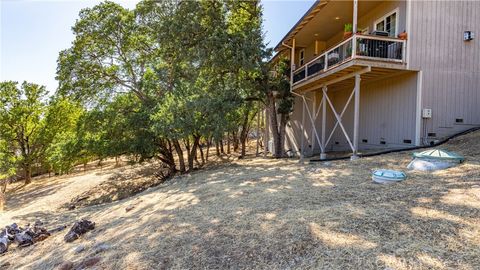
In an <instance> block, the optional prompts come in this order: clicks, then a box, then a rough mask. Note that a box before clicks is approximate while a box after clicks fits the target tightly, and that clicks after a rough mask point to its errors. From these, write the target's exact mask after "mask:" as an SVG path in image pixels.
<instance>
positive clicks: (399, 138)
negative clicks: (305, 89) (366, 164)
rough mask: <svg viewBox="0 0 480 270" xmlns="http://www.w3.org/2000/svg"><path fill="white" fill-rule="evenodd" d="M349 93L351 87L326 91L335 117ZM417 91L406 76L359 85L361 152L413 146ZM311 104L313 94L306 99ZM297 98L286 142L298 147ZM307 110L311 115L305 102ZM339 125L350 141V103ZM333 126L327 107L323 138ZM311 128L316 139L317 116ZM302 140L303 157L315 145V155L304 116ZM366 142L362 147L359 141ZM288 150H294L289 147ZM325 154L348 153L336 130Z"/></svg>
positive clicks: (413, 75)
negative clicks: (407, 142)
mask: <svg viewBox="0 0 480 270" xmlns="http://www.w3.org/2000/svg"><path fill="white" fill-rule="evenodd" d="M352 90H353V84H352V87H349V88H344V89H335V87H331V88H330V90H329V94H328V95H329V98H330V99H331V101H332V103H333V104H334V106H335V110H336V111H337V113H338V114H340V113H341V111H342V109H343V108H344V106H345V103H346V101H347V99H348V97H349V95H350V94H351V91H352ZM416 91H417V73H409V74H404V75H399V76H395V77H390V78H386V79H382V80H378V81H375V82H371V83H362V84H361V95H360V131H359V133H360V134H359V135H360V136H359V147H360V148H361V149H373V148H398V147H408V146H412V145H413V144H414V143H415V104H416ZM316 95H317V98H316V104H317V105H316V107H317V108H318V106H319V104H320V101H321V97H322V94H321V92H320V91H317V92H316ZM308 98H310V99H311V100H312V101H313V100H314V99H313V93H310V94H309V95H308ZM300 101H301V98H296V100H295V108H294V112H293V114H292V115H291V118H290V119H291V120H290V123H289V128H288V129H291V130H289V131H288V132H289V136H291V138H290V139H288V140H289V141H292V142H293V141H296V142H298V144H299V145H300V143H301V136H302V135H301V134H302V131H301V126H302V125H301V121H302V107H301V106H302V104H301V102H300ZM308 106H309V108H310V111H311V113H313V112H312V106H313V104H312V103H311V101H308ZM343 119H344V120H343V125H344V126H345V129H346V130H347V133H348V134H349V136H350V138H352V137H353V100H352V102H351V103H350V105H349V106H348V108H347V110H346V112H345V115H344V117H343ZM334 124H335V117H334V115H333V113H332V110H331V109H330V108H329V106H327V134H326V135H327V137H328V135H329V134H330V132H331V130H332V128H333V126H334ZM315 127H316V129H317V132H318V134H319V136H320V134H321V113H320V115H319V116H318V118H317V120H316V122H315ZM303 134H304V135H303V136H304V140H305V149H306V151H307V153H310V152H312V149H311V148H310V147H309V146H312V145H315V149H313V150H314V151H313V152H315V153H318V152H319V151H320V147H319V145H318V143H317V142H315V143H313V141H314V140H316V138H315V136H313V134H312V125H311V124H310V119H309V118H308V115H307V114H306V116H305V127H304V129H303ZM363 139H366V140H368V143H363V142H362V140H363ZM405 139H407V140H411V141H412V143H411V144H405V143H404V142H403V140H405ZM380 141H385V142H386V144H385V145H382V144H380ZM288 149H295V147H293V146H292V145H289V146H288ZM327 150H328V151H339V150H349V146H348V142H347V140H346V139H345V136H344V135H343V132H342V131H341V129H340V127H337V129H336V131H335V133H334V135H333V137H332V139H331V141H330V143H329V144H328V145H327Z"/></svg>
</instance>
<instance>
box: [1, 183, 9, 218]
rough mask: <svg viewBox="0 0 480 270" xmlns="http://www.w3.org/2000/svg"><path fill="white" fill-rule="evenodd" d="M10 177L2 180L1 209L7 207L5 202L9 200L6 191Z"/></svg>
mask: <svg viewBox="0 0 480 270" xmlns="http://www.w3.org/2000/svg"><path fill="white" fill-rule="evenodd" d="M7 184H8V179H3V180H0V211H3V210H4V209H5V204H6V202H7V197H6V195H5V194H6V192H7Z"/></svg>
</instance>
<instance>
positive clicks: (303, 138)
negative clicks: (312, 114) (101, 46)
mask: <svg viewBox="0 0 480 270" xmlns="http://www.w3.org/2000/svg"><path fill="white" fill-rule="evenodd" d="M305 106H306V104H305V98H303V97H302V126H301V131H302V136H301V143H300V162H303V158H304V157H305V150H304V149H305V146H304V144H305Z"/></svg>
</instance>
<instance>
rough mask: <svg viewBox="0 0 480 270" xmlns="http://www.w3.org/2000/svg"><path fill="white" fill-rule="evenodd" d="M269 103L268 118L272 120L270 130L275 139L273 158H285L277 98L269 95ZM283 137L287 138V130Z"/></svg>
mask: <svg viewBox="0 0 480 270" xmlns="http://www.w3.org/2000/svg"><path fill="white" fill-rule="evenodd" d="M268 98H269V102H268V104H267V108H268V114H269V115H268V118H269V120H270V129H271V134H272V139H273V148H274V151H273V152H274V153H272V154H273V156H274V157H276V158H279V157H283V144H282V143H283V141H284V139H282V134H281V133H282V132H281V130H280V129H279V125H278V120H277V110H276V107H275V98H274V97H273V95H269V97H268ZM283 137H285V130H283Z"/></svg>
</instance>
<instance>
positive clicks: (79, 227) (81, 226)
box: [63, 219, 95, 243]
mask: <svg viewBox="0 0 480 270" xmlns="http://www.w3.org/2000/svg"><path fill="white" fill-rule="evenodd" d="M93 229H95V222H91V221H90V220H86V219H81V220H80V221H77V222H75V224H73V226H72V228H71V229H70V231H69V232H68V233H67V234H66V235H65V237H64V238H63V239H64V240H65V242H67V243H70V242H73V241H75V240H77V239H78V237H80V235H82V234H84V233H86V232H88V231H91V230H93Z"/></svg>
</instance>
